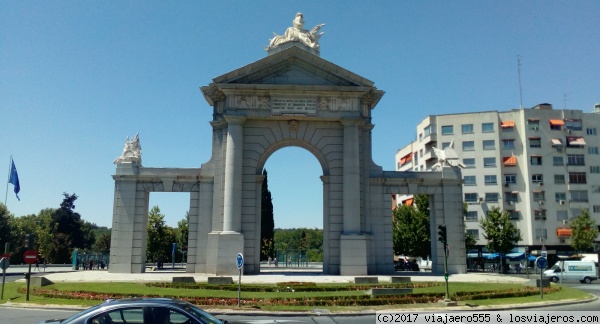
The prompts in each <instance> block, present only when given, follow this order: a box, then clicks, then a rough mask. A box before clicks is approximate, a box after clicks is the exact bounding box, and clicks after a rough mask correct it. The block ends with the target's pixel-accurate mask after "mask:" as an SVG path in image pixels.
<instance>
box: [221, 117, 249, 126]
mask: <svg viewBox="0 0 600 324" xmlns="http://www.w3.org/2000/svg"><path fill="white" fill-rule="evenodd" d="M223 118H225V121H226V122H227V124H229V125H240V126H241V125H243V124H244V123H245V122H246V116H231V115H229V116H223Z"/></svg>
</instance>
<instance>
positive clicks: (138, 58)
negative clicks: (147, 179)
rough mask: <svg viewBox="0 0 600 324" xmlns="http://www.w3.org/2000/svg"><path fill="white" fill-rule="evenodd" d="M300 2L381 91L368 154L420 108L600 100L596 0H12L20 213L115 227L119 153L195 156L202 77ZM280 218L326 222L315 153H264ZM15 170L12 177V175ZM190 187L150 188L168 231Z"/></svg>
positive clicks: (2, 33) (2, 81) (6, 133)
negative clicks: (71, 215)
mask: <svg viewBox="0 0 600 324" xmlns="http://www.w3.org/2000/svg"><path fill="white" fill-rule="evenodd" d="M296 12H302V13H303V14H304V19H305V21H306V27H307V28H312V27H313V26H314V25H317V24H321V23H324V24H326V25H325V27H323V29H322V31H324V32H325V35H324V36H323V37H322V38H321V40H320V44H321V57H322V58H324V59H326V60H328V61H330V62H332V63H335V64H337V65H339V66H341V67H343V68H345V69H348V70H350V71H352V72H354V73H356V74H359V75H361V76H363V77H365V78H367V79H369V80H371V81H373V82H375V85H376V86H377V88H378V89H381V90H384V91H385V92H386V94H385V96H384V97H383V99H382V100H381V101H380V102H379V105H378V106H377V107H376V108H375V110H373V123H374V124H375V128H374V130H373V160H374V161H375V163H377V164H379V165H381V166H382V167H383V168H384V169H385V170H393V169H394V154H395V153H396V151H397V150H398V149H399V148H401V147H402V146H404V145H406V144H407V143H408V142H409V141H410V140H412V139H414V138H415V132H416V130H415V126H416V124H417V123H418V122H420V121H421V120H423V119H424V118H425V117H426V116H427V115H431V114H445V113H460V112H469V111H484V110H485V111H487V110H508V109H513V108H518V107H519V106H520V101H521V99H520V96H519V80H518V73H517V56H519V57H520V61H521V83H522V90H523V91H522V102H523V106H524V107H532V106H534V105H536V104H539V103H542V102H548V103H551V104H553V105H554V107H555V108H561V109H562V108H565V107H567V108H569V109H581V110H584V111H591V110H592V108H593V105H594V104H595V103H597V102H600V82H599V79H600V60H599V59H598V57H599V53H600V42H599V40H600V28H598V17H599V16H600V2H599V1H592V0H582V1H510V0H509V1H396V0H394V1H133V0H132V1H60V0H59V1H4V2H3V3H2V10H0V166H1V165H5V170H6V174H8V165H9V161H10V156H11V154H12V155H13V158H14V160H15V164H16V167H17V169H18V172H19V177H20V181H21V193H20V195H19V196H20V197H21V201H17V199H16V198H15V196H14V194H13V192H12V185H10V186H9V187H8V198H7V205H8V208H9V210H10V211H11V212H12V213H13V214H15V215H16V216H22V215H28V214H37V213H38V212H39V211H40V210H41V209H43V208H48V207H52V208H57V207H58V206H59V204H60V202H61V201H62V198H63V196H62V193H63V192H67V193H75V194H77V195H78V196H79V199H78V200H77V201H76V204H75V205H76V208H75V210H76V211H77V212H79V213H80V214H81V215H82V217H83V218H84V219H85V220H87V221H89V222H92V223H96V224H98V225H101V226H109V227H110V226H111V220H112V209H113V190H114V182H113V180H112V177H111V175H113V174H114V173H115V165H114V164H113V163H112V162H113V160H114V159H115V158H116V157H117V156H119V155H120V154H121V149H122V147H123V144H124V142H125V138H126V137H127V136H129V137H132V136H134V135H135V134H136V133H139V134H140V142H141V145H142V162H143V165H144V166H147V167H182V168H190V167H199V166H200V165H201V164H202V163H205V162H207V161H208V160H209V157H210V153H211V152H210V151H211V145H210V144H211V127H210V125H209V121H210V119H211V111H212V110H211V107H210V106H208V104H207V103H206V101H205V100H204V99H203V97H202V94H201V92H200V90H199V87H201V86H204V85H208V84H209V83H210V82H211V81H212V79H213V78H215V77H217V76H220V75H222V74H225V73H227V72H229V71H232V70H235V69H237V68H239V67H242V66H244V65H246V64H249V63H252V62H254V61H257V60H260V59H262V58H264V57H265V56H266V52H265V51H264V47H265V46H266V45H268V42H269V39H270V38H272V35H273V34H272V33H273V32H275V33H277V34H283V33H284V31H285V29H286V28H287V27H289V26H291V22H292V19H293V18H294V16H295V14H296ZM266 168H267V170H268V172H269V188H270V189H271V192H272V194H273V199H274V205H275V226H276V227H280V228H292V227H308V228H314V227H317V228H322V226H323V221H322V201H321V200H322V189H321V181H320V180H319V176H320V175H321V174H322V172H321V170H320V169H319V165H318V163H317V161H316V159H315V158H314V157H313V156H312V155H310V154H309V153H308V152H307V151H304V150H301V149H294V148H285V149H282V150H280V151H278V152H276V153H275V154H274V155H273V156H272V157H271V158H270V159H269V161H268V162H267V165H266ZM7 179H8V178H7ZM188 201H189V194H173V193H171V194H167V193H163V194H152V195H151V198H150V205H151V206H154V205H158V206H159V207H160V208H161V211H162V212H163V213H164V214H165V215H166V220H167V223H168V224H169V225H171V226H175V225H176V223H177V221H178V220H180V219H182V218H183V216H184V214H185V211H186V210H187V208H188V205H189V203H188Z"/></svg>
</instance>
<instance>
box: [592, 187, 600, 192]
mask: <svg viewBox="0 0 600 324" xmlns="http://www.w3.org/2000/svg"><path fill="white" fill-rule="evenodd" d="M591 189H592V193H600V186H591Z"/></svg>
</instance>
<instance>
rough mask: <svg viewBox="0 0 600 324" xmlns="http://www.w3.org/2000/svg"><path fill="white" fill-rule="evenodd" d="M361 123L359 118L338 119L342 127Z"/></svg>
mask: <svg viewBox="0 0 600 324" xmlns="http://www.w3.org/2000/svg"><path fill="white" fill-rule="evenodd" d="M361 123H362V120H360V119H342V120H340V124H342V125H343V126H344V127H353V126H358V125H360V124H361Z"/></svg>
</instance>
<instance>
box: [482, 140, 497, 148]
mask: <svg viewBox="0 0 600 324" xmlns="http://www.w3.org/2000/svg"><path fill="white" fill-rule="evenodd" d="M483 149H484V150H495V149H496V143H495V141H494V140H484V141H483Z"/></svg>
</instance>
